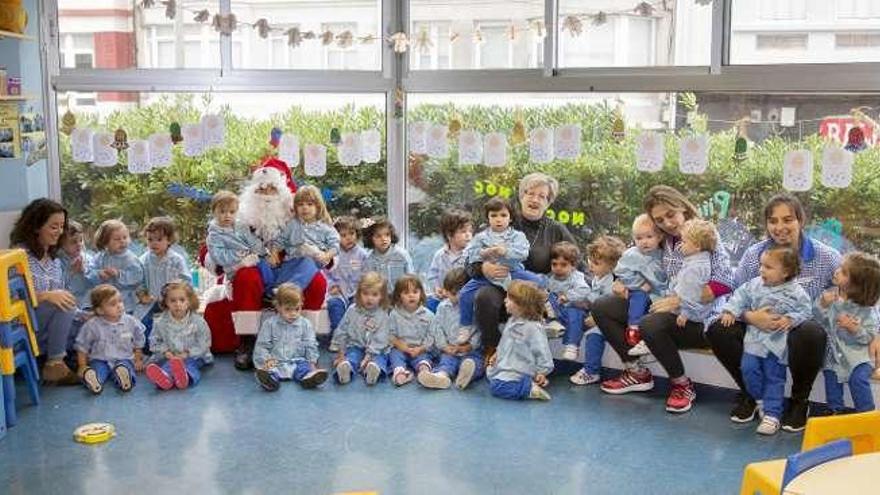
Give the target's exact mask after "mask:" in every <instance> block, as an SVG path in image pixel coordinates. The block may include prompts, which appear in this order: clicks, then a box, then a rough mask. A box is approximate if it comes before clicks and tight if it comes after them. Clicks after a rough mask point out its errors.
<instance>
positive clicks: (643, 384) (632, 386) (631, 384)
mask: <svg viewBox="0 0 880 495" xmlns="http://www.w3.org/2000/svg"><path fill="white" fill-rule="evenodd" d="M600 388H601V389H602V391H603V392H605V393H606V394H615V395H619V394H626V393H629V392H647V391H648V390H651V389H652V388H654V377H653V376H651V372H650V371H648V370H642V371H632V370H623V373H621V374H620V376H618V377H617V378H611V379H609V380H605V381H604V382H602V385H600Z"/></svg>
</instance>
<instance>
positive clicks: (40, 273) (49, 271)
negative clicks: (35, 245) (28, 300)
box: [25, 249, 64, 293]
mask: <svg viewBox="0 0 880 495" xmlns="http://www.w3.org/2000/svg"><path fill="white" fill-rule="evenodd" d="M25 252H27V257H28V268H30V270H31V277H32V278H33V279H34V290H35V291H37V292H38V293H39V292H48V291H50V290H59V289H64V273H63V271H62V269H61V260H60V259H58V258H52V257H50V256H47V257H46V259H45V260H42V261H41V260H38V259H37V257H36V256H34V253H32V252H30V251H29V250H27V249H25Z"/></svg>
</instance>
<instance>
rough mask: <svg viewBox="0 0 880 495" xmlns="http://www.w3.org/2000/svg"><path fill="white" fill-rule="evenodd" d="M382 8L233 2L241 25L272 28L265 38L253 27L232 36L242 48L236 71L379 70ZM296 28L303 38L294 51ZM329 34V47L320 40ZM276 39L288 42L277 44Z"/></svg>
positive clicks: (364, 2)
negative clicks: (262, 24)
mask: <svg viewBox="0 0 880 495" xmlns="http://www.w3.org/2000/svg"><path fill="white" fill-rule="evenodd" d="M381 3H382V2H381V0H324V1H321V2H302V1H296V0H278V1H273V2H251V1H243V0H242V1H239V0H233V1H232V12H233V13H234V14H235V16H236V18H237V19H238V21H239V22H246V23H249V24H254V23H256V21H258V20H259V19H266V20H267V21H268V22H269V27H270V33H269V36H268V37H267V38H265V39H264V38H261V37H260V35H259V32H258V30H257V29H254V28H252V27H251V26H249V25H246V26H244V27H242V28H240V29H238V30H236V31H235V32H234V33H233V35H232V39H233V41H234V42H238V43H239V44H240V45H239V46H237V47H236V46H233V62H234V64H233V66H234V67H235V68H239V69H288V68H293V69H345V70H379V69H380V68H381V67H382V62H381V53H382V42H381V41H379V38H380V37H381V36H382V33H381V32H380V29H381V28H380V24H381V22H380V21H381V16H382V9H381ZM291 29H296V30H297V33H298V34H297V39H296V42H295V43H294V45H295V46H292V45H290V44H289V43H288V41H292V40H290V37H289V36H288V32H289V31H290V30H291ZM327 32H329V33H332V41H330V43H329V44H327V45H324V43H323V40H322V39H321V35H322V34H323V33H327ZM349 35H350V38H348V36H349ZM328 36H329V35H328ZM349 39H350V41H349ZM275 40H283V42H284V43H281V44H278V43H276V41H275ZM276 48H279V49H282V52H283V53H282V52H279V51H278V50H276ZM236 53H240V55H239V56H236Z"/></svg>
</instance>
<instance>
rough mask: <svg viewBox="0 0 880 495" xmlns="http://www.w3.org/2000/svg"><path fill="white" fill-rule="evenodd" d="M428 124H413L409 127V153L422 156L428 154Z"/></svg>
mask: <svg viewBox="0 0 880 495" xmlns="http://www.w3.org/2000/svg"><path fill="white" fill-rule="evenodd" d="M430 125H431V124H430V123H428V122H413V123H412V124H410V125H409V132H408V133H407V136H408V138H409V152H410V153H416V154H419V155H423V154H425V153H427V152H428V144H427V143H428V128H429V127H430Z"/></svg>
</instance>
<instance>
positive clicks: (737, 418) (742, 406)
mask: <svg viewBox="0 0 880 495" xmlns="http://www.w3.org/2000/svg"><path fill="white" fill-rule="evenodd" d="M756 417H758V404H757V403H756V402H755V399H753V398H751V397H749V395H748V394H745V393H743V392H740V393H738V394H736V405H734V406H733V409H731V410H730V420H731V421H733V422H734V423H748V422H751V421H754V419H755V418H756Z"/></svg>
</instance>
